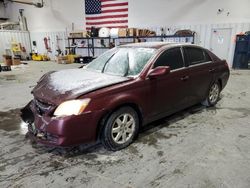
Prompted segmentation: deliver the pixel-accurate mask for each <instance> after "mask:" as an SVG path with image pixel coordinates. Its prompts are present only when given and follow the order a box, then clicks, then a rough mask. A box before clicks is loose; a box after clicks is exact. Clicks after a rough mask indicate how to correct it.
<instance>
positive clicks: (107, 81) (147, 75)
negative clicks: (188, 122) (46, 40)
mask: <svg viewBox="0 0 250 188" xmlns="http://www.w3.org/2000/svg"><path fill="white" fill-rule="evenodd" d="M228 78H229V68H228V65H227V62H226V61H225V60H221V59H219V58H218V57H217V56H216V55H214V54H213V53H211V52H210V51H208V50H207V49H204V48H201V47H199V46H195V45H189V44H173V43H171V44H170V43H161V42H160V43H138V44H129V45H124V46H120V47H117V48H114V49H112V50H109V51H107V52H106V53H104V54H103V55H101V56H99V57H98V58H97V59H95V60H93V61H92V62H91V63H90V64H89V65H88V66H86V67H84V68H82V69H72V70H62V71H58V72H50V73H47V74H45V75H44V76H43V77H42V78H41V79H40V80H39V81H38V83H37V86H36V87H35V88H34V89H33V91H32V93H33V95H34V99H33V100H32V101H31V102H30V103H29V104H28V105H27V106H26V107H25V108H23V109H22V118H23V120H24V121H25V122H27V123H28V124H29V134H30V135H31V136H33V137H34V138H35V139H36V140H37V142H39V143H42V144H46V145H53V146H63V147H66V146H74V145H79V144H82V143H90V142H95V141H96V140H98V139H100V140H101V142H102V144H103V145H104V146H105V147H106V148H107V149H109V150H119V149H122V148H125V147H127V146H128V145H129V144H131V143H132V142H133V140H134V139H135V138H136V136H137V134H138V131H139V129H140V128H141V127H142V126H144V125H147V124H148V123H150V122H153V121H155V120H157V119H160V118H163V117H165V116H168V115H170V114H172V113H175V112H177V111H179V110H182V109H185V108H187V107H189V106H191V105H194V104H197V103H200V102H202V104H204V105H206V106H213V105H215V104H216V103H217V101H218V99H219V96H220V92H221V90H222V89H223V88H224V87H225V85H226V83H227V81H228Z"/></svg>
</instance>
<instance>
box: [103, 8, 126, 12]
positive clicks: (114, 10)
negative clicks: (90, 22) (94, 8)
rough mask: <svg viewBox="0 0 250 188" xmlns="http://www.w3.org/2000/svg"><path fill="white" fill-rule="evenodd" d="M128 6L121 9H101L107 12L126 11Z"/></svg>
mask: <svg viewBox="0 0 250 188" xmlns="http://www.w3.org/2000/svg"><path fill="white" fill-rule="evenodd" d="M127 11H128V8H123V9H112V10H103V11H102V13H108V12H127Z"/></svg>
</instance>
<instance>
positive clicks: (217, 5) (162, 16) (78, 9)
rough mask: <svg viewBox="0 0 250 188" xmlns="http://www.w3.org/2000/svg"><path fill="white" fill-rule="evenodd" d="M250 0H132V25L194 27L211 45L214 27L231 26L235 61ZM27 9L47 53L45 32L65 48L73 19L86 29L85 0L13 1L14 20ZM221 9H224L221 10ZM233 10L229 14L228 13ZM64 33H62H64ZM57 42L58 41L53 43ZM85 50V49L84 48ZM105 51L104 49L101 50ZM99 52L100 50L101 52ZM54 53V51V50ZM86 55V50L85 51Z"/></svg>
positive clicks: (249, 20)
mask: <svg viewBox="0 0 250 188" xmlns="http://www.w3.org/2000/svg"><path fill="white" fill-rule="evenodd" d="M249 7H250V0H241V1H240V2H239V1H235V0H219V1H218V0H185V1H183V0H155V1H152V0H129V27H140V28H150V29H153V30H155V31H160V29H161V27H164V28H166V31H167V34H174V32H175V31H176V30H178V29H191V30H193V31H195V32H196V33H197V37H196V44H198V45H201V46H203V47H206V48H208V49H210V45H211V43H210V40H211V31H212V29H214V28H231V29H232V36H231V38H228V39H225V40H230V46H228V49H229V51H230V53H229V55H228V58H227V60H228V62H229V64H230V65H232V61H233V54H234V47H235V42H234V38H235V35H236V34H237V33H240V32H245V31H248V30H250V11H249ZM20 8H22V9H24V10H25V11H24V14H25V16H26V18H27V21H28V28H29V30H30V31H31V40H32V41H33V40H35V41H37V43H38V45H39V49H38V50H39V52H40V53H45V52H46V50H45V48H44V45H43V39H44V37H45V36H47V37H48V36H50V38H51V39H53V38H55V36H56V35H60V36H61V38H63V36H65V37H64V39H63V40H65V41H64V42H61V46H62V47H61V48H64V47H65V46H67V41H66V38H67V32H66V31H71V28H72V23H74V27H75V30H82V29H84V27H85V25H84V22H85V20H84V8H85V7H84V0H73V1H69V0H45V7H44V8H41V9H39V8H35V7H34V6H29V5H21V4H16V3H9V4H8V8H7V14H10V17H11V20H12V21H16V20H17V19H18V9H20ZM218 9H222V10H223V11H222V12H221V13H218ZM228 13H229V14H228ZM60 33H61V34H60ZM53 45H54V46H55V42H54V43H53V44H52V46H53ZM83 53H84V52H83ZM100 53H102V52H100ZM97 54H98V53H97ZM52 55H53V54H52ZM85 55H86V54H85Z"/></svg>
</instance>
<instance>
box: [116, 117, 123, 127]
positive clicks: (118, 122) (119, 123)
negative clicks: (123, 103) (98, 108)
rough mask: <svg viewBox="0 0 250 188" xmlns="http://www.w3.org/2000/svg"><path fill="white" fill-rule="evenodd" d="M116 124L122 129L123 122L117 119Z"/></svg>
mask: <svg viewBox="0 0 250 188" xmlns="http://www.w3.org/2000/svg"><path fill="white" fill-rule="evenodd" d="M115 122H116V123H117V125H118V126H119V127H120V126H121V124H122V121H121V120H120V119H119V118H117V119H116V120H115Z"/></svg>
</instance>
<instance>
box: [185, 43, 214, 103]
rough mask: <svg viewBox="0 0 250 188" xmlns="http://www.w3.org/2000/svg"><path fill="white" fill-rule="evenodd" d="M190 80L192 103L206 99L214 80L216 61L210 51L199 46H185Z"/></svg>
mask: <svg viewBox="0 0 250 188" xmlns="http://www.w3.org/2000/svg"><path fill="white" fill-rule="evenodd" d="M183 49H184V54H185V60H186V62H187V64H188V71H189V82H190V88H189V90H190V103H193V104H194V103H197V102H200V101H201V100H203V99H205V97H206V96H207V92H208V89H209V87H210V85H211V82H212V81H213V76H214V71H215V69H214V63H213V62H212V59H211V58H210V56H209V55H208V53H207V52H206V51H205V50H204V49H202V48H199V47H184V48H183Z"/></svg>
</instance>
